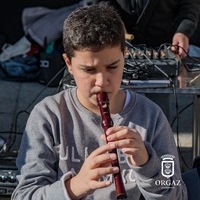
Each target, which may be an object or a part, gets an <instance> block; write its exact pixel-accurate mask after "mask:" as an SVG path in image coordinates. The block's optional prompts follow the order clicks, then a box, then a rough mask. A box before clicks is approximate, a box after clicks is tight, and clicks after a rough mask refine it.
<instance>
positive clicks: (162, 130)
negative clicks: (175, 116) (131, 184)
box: [128, 112, 187, 200]
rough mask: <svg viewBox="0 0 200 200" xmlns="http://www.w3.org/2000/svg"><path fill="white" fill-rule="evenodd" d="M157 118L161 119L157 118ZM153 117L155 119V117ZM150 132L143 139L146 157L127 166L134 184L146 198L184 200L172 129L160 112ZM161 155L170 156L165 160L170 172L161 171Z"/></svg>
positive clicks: (162, 166) (185, 192) (162, 165)
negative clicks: (168, 164)
mask: <svg viewBox="0 0 200 200" xmlns="http://www.w3.org/2000/svg"><path fill="white" fill-rule="evenodd" d="M159 119H161V120H159ZM155 120H156V119H155ZM156 127H157V128H156V131H155V133H154V134H151V133H148V134H149V135H152V136H151V139H150V138H149V139H148V140H147V141H144V144H145V146H146V149H147V151H148V153H149V160H148V162H147V163H146V164H144V165H143V166H140V167H134V166H132V165H131V164H130V163H128V164H129V166H130V167H131V168H132V169H133V170H134V172H135V177H136V182H137V185H138V187H139V189H140V191H141V193H142V195H143V196H144V198H145V199H148V200H153V199H156V200H171V199H176V200H187V189H186V186H185V184H184V182H183V180H182V176H181V171H180V163H179V157H178V153H177V147H176V145H175V141H174V137H173V133H172V131H171V128H170V125H169V123H168V121H167V119H166V118H165V116H164V114H162V112H160V114H159V115H158V123H157V125H156ZM163 157H166V158H173V159H172V160H170V161H169V163H170V164H172V165H171V166H172V168H170V169H171V170H172V171H171V175H172V176H170V175H169V176H168V175H167V174H165V171H164V170H165V169H164V163H163V162H166V164H167V161H164V160H163Z"/></svg>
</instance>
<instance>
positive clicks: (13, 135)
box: [7, 66, 66, 151]
mask: <svg viewBox="0 0 200 200" xmlns="http://www.w3.org/2000/svg"><path fill="white" fill-rule="evenodd" d="M65 68H66V66H64V67H63V68H61V69H60V70H59V71H58V72H57V73H56V74H55V76H53V78H51V80H50V81H49V82H48V83H47V84H46V85H45V86H44V88H43V89H42V90H41V91H40V92H39V93H38V94H37V96H36V97H35V98H34V99H33V100H32V102H31V103H30V104H29V105H28V106H27V107H26V108H25V109H24V110H21V111H19V112H17V114H16V117H15V121H14V127H15V128H14V131H13V132H9V133H10V136H9V140H8V143H9V145H8V150H7V151H10V150H11V148H12V147H13V145H14V143H15V141H16V135H17V134H18V131H17V121H18V117H19V115H20V114H22V113H24V112H25V113H27V114H30V113H29V112H28V109H29V108H30V107H31V106H32V105H33V104H34V103H35V101H36V100H37V99H38V97H39V96H40V95H41V94H42V93H43V92H44V91H45V90H46V89H47V88H48V86H49V85H50V84H51V83H52V82H53V81H54V80H55V79H56V78H57V76H58V75H59V74H60V73H62V72H63V71H64V69H65Z"/></svg>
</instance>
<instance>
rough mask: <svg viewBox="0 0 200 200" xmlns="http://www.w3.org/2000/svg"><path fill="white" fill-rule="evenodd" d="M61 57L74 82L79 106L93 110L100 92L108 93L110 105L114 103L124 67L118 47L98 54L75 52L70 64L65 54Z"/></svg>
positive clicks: (106, 49) (122, 56)
mask: <svg viewBox="0 0 200 200" xmlns="http://www.w3.org/2000/svg"><path fill="white" fill-rule="evenodd" d="M63 57H64V60H65V62H66V65H67V67H68V70H69V72H70V73H71V74H72V75H73V77H74V80H75V82H76V85H77V96H78V99H79V101H80V102H81V104H83V105H84V106H85V107H86V108H88V109H92V108H95V107H96V105H97V102H96V94H97V93H98V92H100V91H104V92H107V93H108V96H109V100H110V103H111V101H112V100H113V101H114V99H115V97H116V95H117V94H118V92H119V88H120V85H121V80H122V75H123V67H124V55H123V53H122V51H121V48H120V46H117V47H107V48H105V49H103V50H101V51H99V52H92V51H88V50H85V51H75V56H74V57H72V59H71V62H70V60H69V59H68V57H67V55H66V54H64V55H63ZM115 100H116V99H115Z"/></svg>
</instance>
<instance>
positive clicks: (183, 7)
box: [172, 0, 200, 57]
mask: <svg viewBox="0 0 200 200" xmlns="http://www.w3.org/2000/svg"><path fill="white" fill-rule="evenodd" d="M177 12H178V14H177V17H176V18H175V25H176V27H177V30H176V32H175V34H174V36H173V39H172V45H174V46H178V47H179V48H176V47H173V48H172V50H174V51H178V52H177V53H178V54H179V55H180V56H181V57H184V56H186V52H187V51H188V48H189V40H190V37H191V36H192V35H193V33H194V31H195V30H196V28H197V24H198V21H199V13H200V1H199V0H180V1H179V8H178V9H177ZM184 50H185V51H184Z"/></svg>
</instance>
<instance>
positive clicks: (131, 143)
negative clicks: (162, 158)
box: [102, 126, 149, 166]
mask: <svg viewBox="0 0 200 200" xmlns="http://www.w3.org/2000/svg"><path fill="white" fill-rule="evenodd" d="M105 137H107V141H108V143H110V142H112V143H113V142H114V143H115V145H116V148H121V150H122V152H123V153H125V154H126V155H127V156H128V157H129V161H130V162H131V164H132V165H133V166H141V165H144V164H145V163H146V162H147V161H148V159H149V154H148V152H147V150H146V147H145V145H144V142H143V140H142V137H141V135H140V134H139V133H138V132H137V131H136V130H135V129H130V128H128V127H126V126H114V127H111V128H109V129H108V130H107V131H106V136H105V134H103V135H102V139H103V140H104V141H105V140H106V138H105Z"/></svg>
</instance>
